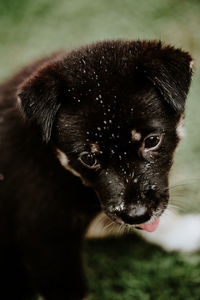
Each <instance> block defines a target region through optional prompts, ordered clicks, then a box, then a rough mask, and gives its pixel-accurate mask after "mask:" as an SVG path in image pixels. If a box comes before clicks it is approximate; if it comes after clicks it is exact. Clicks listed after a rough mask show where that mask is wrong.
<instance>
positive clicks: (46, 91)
mask: <svg viewBox="0 0 200 300" xmlns="http://www.w3.org/2000/svg"><path fill="white" fill-rule="evenodd" d="M63 84H64V83H63V81H62V79H61V75H60V72H59V66H58V63H55V62H54V63H50V64H48V65H46V66H45V67H43V68H42V69H40V70H39V71H38V72H36V73H35V74H33V75H32V76H31V77H30V78H28V80H26V81H25V82H24V83H23V84H22V85H21V87H20V89H19V93H18V97H19V103H20V105H21V109H22V112H23V114H24V116H25V118H26V119H28V120H30V121H33V122H35V123H37V124H38V125H39V126H40V128H41V130H42V137H43V140H44V141H46V142H49V140H50V137H51V131H52V126H53V122H54V120H55V116H56V113H57V111H58V109H59V107H60V105H61V99H62V97H63V91H64V88H63Z"/></svg>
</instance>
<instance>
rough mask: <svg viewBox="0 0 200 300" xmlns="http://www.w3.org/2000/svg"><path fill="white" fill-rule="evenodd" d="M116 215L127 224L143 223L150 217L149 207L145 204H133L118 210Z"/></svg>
mask: <svg viewBox="0 0 200 300" xmlns="http://www.w3.org/2000/svg"><path fill="white" fill-rule="evenodd" d="M116 215H117V216H118V217H119V218H120V219H121V220H122V221H123V222H124V223H126V224H130V225H133V224H142V223H145V222H147V221H148V220H149V219H150V215H149V214H148V211H147V209H146V208H145V207H144V206H140V205H138V206H131V207H129V208H126V209H123V210H121V211H117V212H116Z"/></svg>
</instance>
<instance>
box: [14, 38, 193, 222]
mask: <svg viewBox="0 0 200 300" xmlns="http://www.w3.org/2000/svg"><path fill="white" fill-rule="evenodd" d="M190 64H191V57H190V56H189V54H187V53H185V52H183V51H181V50H178V49H174V48H172V47H169V46H167V47H164V46H162V44H161V43H160V42H158V43H157V42H140V41H138V42H125V41H115V42H102V43H97V44H94V45H91V46H88V47H84V48H81V49H79V50H76V51H73V52H71V53H69V54H68V55H66V56H65V57H62V58H60V59H59V60H57V61H54V62H51V63H49V64H47V65H46V66H44V67H43V68H41V70H39V71H38V72H37V73H36V74H33V75H32V77H31V78H29V79H28V80H27V81H26V82H25V83H24V84H23V85H22V87H21V89H20V92H19V97H20V99H21V106H22V109H23V111H24V115H25V117H26V118H27V119H28V120H30V121H31V122H32V123H33V124H35V123H36V124H37V125H38V126H39V127H40V128H41V133H42V136H43V139H44V140H45V141H46V142H49V141H51V144H53V145H54V146H55V147H56V148H57V155H58V158H59V160H60V162H61V164H62V165H63V166H64V167H65V168H66V169H68V170H69V171H71V172H73V173H74V174H75V175H78V176H80V177H81V179H82V181H83V183H84V184H86V185H88V186H90V187H92V188H93V189H94V190H95V191H96V193H97V195H98V197H99V200H100V202H101V205H102V208H103V209H104V211H105V213H106V214H107V215H108V216H109V217H110V218H111V219H112V220H114V221H116V222H118V223H121V224H123V223H126V224H136V225H137V224H143V223H145V222H148V221H152V219H154V218H158V217H159V216H160V215H161V213H162V212H163V210H164V209H165V208H166V206H167V203H168V198H169V194H168V173H169V170H170V167H171V165H172V160H173V153H174V150H175V148H176V146H177V144H178V141H179V134H178V132H179V131H178V130H177V126H178V124H179V122H180V119H181V118H182V115H183V112H184V105H185V99H186V95H187V93H188V90H189V85H190V81H191V75H192V70H191V68H190Z"/></svg>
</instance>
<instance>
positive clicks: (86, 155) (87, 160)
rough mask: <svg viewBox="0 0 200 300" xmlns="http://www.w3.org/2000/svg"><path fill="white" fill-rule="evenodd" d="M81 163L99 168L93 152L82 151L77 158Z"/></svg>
mask: <svg viewBox="0 0 200 300" xmlns="http://www.w3.org/2000/svg"><path fill="white" fill-rule="evenodd" d="M78 159H79V160H80V162H81V163H82V165H84V166H85V167H86V168H88V169H99V168H100V164H99V163H98V160H97V158H96V157H95V154H93V153H91V152H82V153H81V154H80V156H79V158H78Z"/></svg>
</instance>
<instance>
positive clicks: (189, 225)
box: [139, 211, 200, 252]
mask: <svg viewBox="0 0 200 300" xmlns="http://www.w3.org/2000/svg"><path fill="white" fill-rule="evenodd" d="M139 233H140V234H141V235H142V236H143V237H144V238H145V239H146V240H147V241H149V242H151V243H154V244H156V245H159V246H161V247H162V248H164V249H165V250H167V251H180V252H194V251H197V250H199V249H200V215H198V214H186V215H178V214H175V213H172V212H169V211H167V212H166V213H165V214H164V215H163V216H162V217H161V218H160V224H159V227H158V228H157V230H156V231H155V232H151V233H148V232H145V231H141V232H139Z"/></svg>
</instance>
